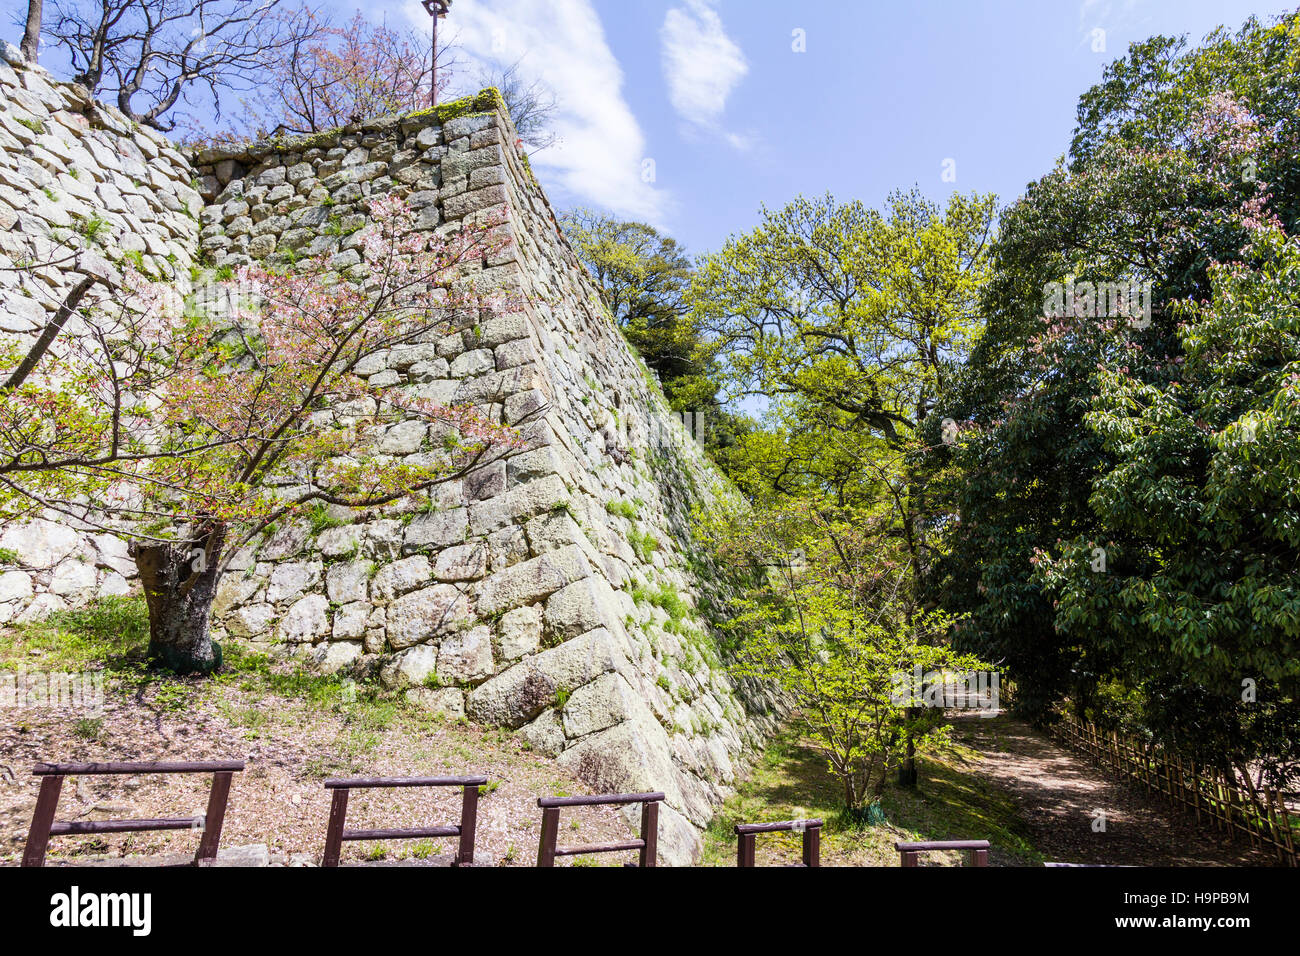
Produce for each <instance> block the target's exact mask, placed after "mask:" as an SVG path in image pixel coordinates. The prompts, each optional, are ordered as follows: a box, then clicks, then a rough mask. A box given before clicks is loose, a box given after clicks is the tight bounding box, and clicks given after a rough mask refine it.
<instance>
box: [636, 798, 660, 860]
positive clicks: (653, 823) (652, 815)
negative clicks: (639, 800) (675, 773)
mask: <svg viewBox="0 0 1300 956" xmlns="http://www.w3.org/2000/svg"><path fill="white" fill-rule="evenodd" d="M641 839H642V841H643V842H644V843H645V845H644V846H643V847H641V856H640V862H641V865H642V866H654V865H655V864H656V863H657V862H658V860H659V801H658V800H647V801H646V802H645V803H643V804H641Z"/></svg>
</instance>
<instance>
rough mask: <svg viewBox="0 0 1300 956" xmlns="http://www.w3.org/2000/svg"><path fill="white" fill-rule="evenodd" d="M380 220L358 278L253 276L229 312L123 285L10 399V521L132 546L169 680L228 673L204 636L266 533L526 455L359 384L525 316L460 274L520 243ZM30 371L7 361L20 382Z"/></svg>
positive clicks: (406, 220) (482, 420)
mask: <svg viewBox="0 0 1300 956" xmlns="http://www.w3.org/2000/svg"><path fill="white" fill-rule="evenodd" d="M370 214H371V218H372V225H370V226H368V227H367V229H366V231H365V233H363V237H362V242H361V244H360V247H359V251H360V252H361V254H362V261H361V262H360V263H359V264H358V265H356V266H354V267H352V268H351V269H350V270H349V271H348V272H347V273H346V274H340V273H339V272H338V271H336V270H335V269H333V268H331V265H330V262H329V258H328V257H326V256H322V257H319V258H313V259H308V260H303V261H301V262H299V263H297V264H295V265H294V266H293V267H292V268H291V269H288V270H283V271H281V270H277V269H274V268H270V267H267V266H264V265H248V266H245V267H243V268H241V269H240V270H238V272H237V273H236V274H235V275H233V276H231V277H230V278H229V279H228V280H227V281H225V282H222V283H219V284H217V286H216V288H215V292H216V295H215V296H211V297H210V298H212V299H215V300H216V301H219V302H221V303H223V305H224V308H220V309H212V308H196V307H195V302H194V300H193V299H191V300H190V301H189V302H186V301H184V300H183V299H182V298H181V297H180V296H179V295H178V294H177V293H176V291H175V287H174V286H172V285H170V284H165V283H158V282H154V281H152V280H149V279H147V278H145V277H143V276H141V275H140V274H138V273H130V272H128V274H127V276H126V286H127V293H128V294H127V295H126V296H125V297H124V301H123V304H122V307H121V308H120V310H119V312H118V313H117V314H116V315H113V316H108V315H106V314H103V315H100V316H98V317H96V318H93V319H90V320H88V321H87V328H86V329H85V330H83V331H82V334H79V335H76V336H71V337H69V339H68V342H69V346H68V347H66V348H63V349H60V350H54V349H51V350H50V351H49V352H47V353H46V354H45V355H44V356H43V357H42V359H41V362H40V365H39V367H38V369H37V371H36V372H34V373H32V374H28V375H27V376H26V378H25V379H24V380H23V381H22V383H21V384H20V385H18V386H17V387H14V388H7V387H6V388H3V389H0V390H2V391H3V392H4V396H3V397H4V401H3V402H2V403H0V508H4V510H5V512H6V513H7V514H9V515H12V514H15V513H17V512H19V511H20V510H21V509H22V508H24V507H26V508H29V509H31V508H39V509H41V510H43V511H45V512H46V513H49V512H54V513H56V514H60V515H63V516H65V517H66V518H68V519H72V520H74V521H75V522H78V523H80V524H81V525H82V526H86V527H92V528H94V527H98V528H104V529H106V530H111V531H114V532H115V533H118V534H120V535H122V536H124V537H127V538H128V539H130V547H131V552H132V554H133V556H134V558H135V561H136V565H137V568H138V569H139V572H140V577H141V582H142V584H143V586H144V593H145V598H146V601H147V603H148V607H149V617H150V648H149V649H150V656H151V657H152V658H153V659H155V660H156V661H158V662H160V663H161V664H163V665H165V666H167V667H169V668H171V669H172V670H175V671H177V672H181V673H184V672H201V673H203V672H209V671H211V670H213V669H214V668H216V667H218V666H219V665H220V649H219V648H218V647H216V646H215V645H214V644H213V642H212V640H211V638H210V636H209V633H208V629H209V622H210V615H211V607H212V601H213V598H214V597H215V595H216V589H217V585H218V584H219V582H220V578H221V575H222V574H223V572H224V571H225V569H226V567H227V566H228V564H229V562H230V560H231V558H232V557H233V555H234V554H235V553H236V552H237V551H238V550H239V549H240V548H241V547H243V546H245V545H247V544H249V543H250V542H252V541H253V540H254V539H255V538H256V537H257V536H258V535H260V534H262V533H263V532H264V531H266V530H267V529H268V528H269V527H270V526H271V525H273V524H275V523H276V522H278V521H281V520H285V519H292V518H294V517H298V516H302V515H303V514H304V513H305V512H306V511H307V510H308V509H310V508H313V507H330V506H332V507H336V508H346V509H361V508H373V507H379V506H385V505H391V504H394V503H397V502H399V501H401V500H402V499H408V498H411V497H413V496H419V495H421V494H427V493H428V492H429V491H430V489H432V488H434V487H435V486H437V485H439V484H441V483H444V482H446V481H449V480H452V479H454V478H457V477H460V476H462V475H464V474H466V473H468V472H469V471H471V470H473V469H475V468H477V467H481V466H482V465H484V464H486V463H487V462H489V461H492V460H495V458H497V457H499V456H500V455H501V454H503V453H505V452H506V451H508V450H510V449H511V448H515V447H518V446H519V445H520V443H521V441H520V439H519V438H518V436H517V434H516V433H515V432H514V431H513V430H511V429H508V428H506V427H504V426H502V425H497V424H494V423H492V422H491V421H489V420H488V419H487V417H486V416H485V415H484V414H482V413H481V412H480V411H479V410H477V409H476V408H474V407H469V406H446V405H439V404H436V403H434V402H432V401H429V400H427V399H422V398H419V397H416V396H413V395H411V394H409V393H407V392H404V391H403V390H402V389H400V388H397V387H377V386H372V385H370V384H368V383H367V381H365V380H364V379H363V378H362V377H361V376H359V375H358V374H357V368H358V366H359V364H360V363H362V362H363V361H364V360H366V359H367V358H370V357H372V356H375V355H376V354H378V353H381V352H384V351H385V350H388V349H391V348H393V347H395V346H400V345H403V344H409V343H414V342H417V341H422V340H425V339H426V338H427V337H428V336H431V335H434V336H436V335H441V334H445V332H446V331H447V330H449V329H451V328H456V327H462V326H464V325H466V324H473V323H478V322H482V321H483V320H484V318H485V316H487V315H490V314H494V313H496V312H500V311H502V310H506V309H509V308H513V303H512V302H511V301H510V300H508V299H505V298H503V297H501V296H499V295H487V294H481V293H480V292H479V291H478V290H477V288H476V286H475V284H474V282H473V279H472V277H471V276H469V275H465V274H462V273H466V272H468V271H470V270H472V265H473V264H474V263H476V262H477V260H479V259H481V258H482V257H483V256H486V255H490V254H492V253H494V252H496V251H498V250H499V248H500V247H501V246H502V245H503V244H504V243H505V242H506V241H508V240H507V239H505V238H503V236H502V234H501V230H499V229H498V228H497V226H496V224H494V223H491V222H483V223H478V224H473V225H470V224H466V225H465V226H463V227H462V228H461V229H459V230H458V231H452V232H448V233H445V234H436V235H435V234H429V233H426V232H422V231H417V230H416V229H415V228H414V227H413V213H412V212H411V211H410V209H409V208H408V207H407V206H406V205H405V203H404V201H402V200H400V199H396V198H381V199H377V200H374V201H373V202H372V203H371V204H370ZM21 354H22V350H20V349H17V348H11V349H10V352H9V353H8V354H5V355H0V360H3V361H5V362H6V363H7V364H8V366H9V367H15V366H16V365H17V361H18V360H19V359H20V356H21ZM2 372H3V368H2V367H0V373H2ZM398 419H404V420H412V419H415V420H419V421H423V422H426V423H427V424H428V425H429V426H430V428H429V431H428V433H427V435H428V437H427V439H426V442H425V446H426V447H425V448H423V449H422V452H421V453H420V454H417V455H412V456H406V457H405V458H395V457H391V456H385V455H380V454H376V453H375V452H374V450H373V443H374V442H375V440H376V439H378V438H379V436H380V435H381V434H382V433H383V432H384V430H385V429H386V427H387V425H388V424H389V423H391V422H393V421H396V420H398Z"/></svg>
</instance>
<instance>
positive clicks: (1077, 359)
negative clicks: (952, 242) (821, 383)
mask: <svg viewBox="0 0 1300 956" xmlns="http://www.w3.org/2000/svg"><path fill="white" fill-rule="evenodd" d="M1298 64H1300V19H1297V17H1296V16H1294V15H1292V16H1288V17H1285V18H1283V19H1281V20H1280V21H1278V22H1276V23H1274V24H1271V25H1263V24H1260V23H1259V22H1257V21H1255V20H1251V21H1248V22H1247V23H1246V25H1245V26H1244V27H1243V28H1242V29H1241V30H1240V31H1239V32H1238V33H1236V34H1235V35H1234V34H1229V33H1227V32H1225V31H1218V32H1216V33H1215V34H1213V35H1212V36H1211V37H1209V38H1208V40H1207V41H1206V43H1205V44H1204V45H1203V46H1201V47H1199V48H1196V49H1193V50H1190V51H1188V50H1187V48H1186V44H1185V42H1184V41H1181V40H1174V39H1170V38H1166V37H1156V38H1153V39H1151V40H1149V41H1147V42H1145V43H1142V44H1135V45H1134V46H1133V47H1132V48H1131V49H1130V51H1129V54H1128V56H1127V57H1126V58H1125V59H1123V60H1121V61H1119V62H1117V63H1115V64H1112V65H1111V66H1110V67H1109V68H1108V69H1107V70H1106V73H1105V75H1104V77H1103V80H1102V82H1101V83H1100V84H1098V85H1097V86H1096V87H1094V88H1093V89H1092V90H1090V91H1089V92H1088V93H1086V94H1085V95H1084V96H1083V97H1082V99H1081V101H1080V106H1079V113H1078V119H1079V126H1078V129H1077V130H1076V133H1075V136H1074V140H1073V143H1072V145H1071V151H1070V155H1069V157H1068V161H1067V162H1063V163H1062V164H1061V165H1060V166H1058V168H1057V169H1055V170H1054V171H1053V172H1051V173H1049V174H1048V175H1047V176H1045V177H1043V178H1042V179H1040V180H1039V181H1038V182H1036V183H1034V184H1032V185H1031V186H1030V188H1029V190H1028V192H1027V194H1026V195H1025V196H1024V197H1023V198H1022V199H1021V200H1020V201H1018V202H1017V203H1015V204H1014V205H1013V206H1012V207H1010V208H1009V209H1008V210H1007V212H1006V214H1005V215H1004V216H1003V218H1002V220H1001V223H1000V235H999V239H998V242H997V245H996V248H995V254H994V259H995V271H994V277H993V280H992V282H991V283H990V285H989V287H988V289H987V291H986V294H985V296H984V299H983V307H984V311H985V313H986V315H987V321H988V326H987V330H986V331H985V333H984V335H983V337H982V339H981V340H980V342H979V343H978V345H977V347H976V348H975V349H974V351H973V353H972V356H971V360H970V362H969V363H968V365H967V367H966V368H965V369H964V370H963V372H962V373H961V374H960V375H959V376H958V377H957V378H956V380H955V381H954V382H953V386H952V388H951V389H950V390H949V392H948V393H947V396H946V398H945V400H944V402H943V404H942V410H943V412H944V413H945V414H946V415H950V416H951V417H952V418H954V419H956V420H959V421H961V422H962V423H963V425H964V427H963V429H962V431H961V434H962V436H963V438H962V441H961V443H960V445H959V447H957V448H955V449H953V451H952V453H953V456H954V460H955V461H956V462H957V463H959V465H960V468H961V470H962V480H961V481H960V482H957V483H956V484H955V486H954V487H955V488H956V489H957V497H958V508H957V513H958V519H959V520H956V521H954V522H952V523H950V525H949V534H948V542H949V544H948V547H947V548H946V549H945V554H946V556H945V558H944V562H943V576H942V587H941V594H942V596H943V600H944V602H945V604H946V605H947V606H948V607H949V608H950V609H952V610H953V611H954V612H966V613H969V614H970V620H969V621H968V622H967V624H966V626H965V627H964V628H963V631H962V632H961V633H962V634H963V641H964V646H965V647H967V648H969V649H971V650H974V651H978V652H980V653H982V654H984V655H985V656H986V657H989V658H991V659H995V660H1002V661H1004V662H1005V663H1006V666H1007V667H1008V669H1009V670H1010V671H1011V672H1012V673H1013V675H1014V676H1015V677H1016V678H1017V689H1018V692H1019V694H1020V696H1019V702H1020V704H1021V706H1022V707H1023V708H1024V709H1025V710H1026V711H1027V712H1028V713H1029V714H1030V715H1031V716H1033V717H1035V718H1036V719H1047V718H1048V717H1049V715H1050V711H1051V708H1052V706H1053V705H1054V704H1055V703H1057V702H1058V701H1060V700H1062V699H1063V698H1065V697H1067V696H1068V697H1069V698H1070V699H1071V700H1072V701H1073V703H1074V705H1075V706H1076V707H1078V708H1079V709H1080V710H1082V711H1084V712H1086V713H1088V714H1089V715H1091V716H1095V717H1098V718H1101V719H1103V720H1105V719H1117V718H1118V715H1117V714H1115V713H1113V712H1111V711H1110V710H1109V709H1108V708H1107V707H1106V706H1105V700H1106V698H1107V696H1108V695H1112V694H1113V695H1119V696H1121V697H1123V698H1124V699H1125V700H1133V699H1134V695H1136V701H1137V706H1136V708H1131V709H1130V713H1129V714H1128V715H1127V718H1126V719H1128V720H1130V721H1132V722H1134V723H1136V724H1137V725H1139V726H1140V727H1141V728H1143V729H1145V730H1147V731H1149V732H1151V733H1153V734H1154V735H1155V736H1156V737H1158V738H1159V739H1162V740H1164V741H1165V742H1167V743H1171V744H1175V745H1177V746H1179V747H1181V748H1182V749H1183V750H1184V751H1190V752H1192V753H1193V754H1198V755H1200V756H1201V757H1202V759H1205V760H1207V762H1213V763H1216V764H1218V765H1219V766H1222V767H1224V769H1229V768H1228V767H1226V766H1224V765H1225V763H1231V764H1232V765H1233V767H1232V769H1237V770H1239V771H1241V772H1243V775H1244V773H1245V771H1244V769H1243V768H1245V767H1246V766H1247V764H1251V765H1253V766H1260V765H1261V764H1265V765H1268V766H1270V767H1272V768H1273V769H1274V770H1276V771H1277V772H1279V773H1282V774H1283V775H1285V773H1286V772H1287V771H1286V770H1285V767H1284V765H1285V760H1283V761H1282V762H1281V763H1277V762H1276V761H1277V758H1278V754H1280V753H1282V752H1284V751H1285V750H1286V748H1285V747H1282V748H1281V749H1279V747H1280V742H1281V741H1282V740H1283V739H1284V738H1285V735H1286V733H1292V734H1294V732H1295V729H1296V727H1297V726H1300V723H1298V722H1297V710H1296V699H1297V694H1296V683H1295V678H1296V676H1297V669H1296V664H1295V660H1296V640H1297V636H1298V635H1300V631H1298V630H1297V624H1298V623H1300V617H1298V616H1297V615H1298V614H1300V576H1298V572H1300V563H1298V560H1297V559H1298V558H1300V552H1298V551H1297V550H1296V546H1295V539H1294V536H1293V532H1292V530H1291V529H1292V528H1293V527H1294V526H1296V524H1297V523H1298V522H1300V514H1298V513H1297V509H1296V505H1297V501H1296V498H1295V488H1296V484H1295V474H1294V466H1293V465H1290V464H1285V463H1284V461H1285V460H1286V459H1287V456H1288V455H1289V454H1290V455H1293V454H1294V448H1295V442H1296V434H1297V433H1296V429H1295V418H1294V416H1295V411H1296V405H1295V402H1296V396H1295V393H1294V385H1293V380H1294V376H1295V374H1296V373H1297V372H1298V371H1300V366H1297V364H1296V361H1297V358H1300V353H1297V351H1296V346H1297V340H1296V332H1297V328H1298V326H1297V312H1296V298H1295V287H1294V272H1293V268H1294V263H1295V252H1296V240H1295V238H1294V232H1295V225H1296V216H1297V202H1298V201H1300V193H1298V191H1297V186H1300V183H1298V182H1297V167H1296V164H1295V161H1294V156H1295V149H1296V144H1297V142H1300V114H1297V112H1296V110H1295V103H1296V102H1297V99H1298V98H1300V74H1297V65H1298ZM1067 280H1073V281H1074V282H1075V288H1076V289H1081V288H1087V287H1086V286H1084V285H1082V284H1083V283H1097V284H1101V283H1117V284H1119V285H1120V286H1128V285H1129V284H1137V285H1139V286H1141V284H1143V283H1150V286H1149V288H1150V300H1151V302H1152V304H1153V312H1152V314H1151V315H1150V316H1149V319H1150V321H1149V323H1148V322H1147V321H1146V320H1145V318H1142V319H1140V320H1139V318H1138V317H1136V316H1126V315H1123V314H1115V313H1107V312H1105V310H1099V309H1098V308H1097V304H1096V300H1095V299H1093V300H1088V301H1085V300H1084V299H1083V298H1080V299H1078V300H1077V301H1076V302H1075V303H1068V302H1067V303H1066V304H1067V305H1071V304H1073V305H1075V306H1076V307H1075V308H1072V309H1067V310H1066V311H1065V313H1064V314H1052V313H1053V309H1052V308H1051V307H1050V306H1051V303H1050V301H1048V300H1049V299H1050V296H1046V295H1045V293H1046V292H1047V290H1048V288H1049V284H1050V283H1054V282H1056V283H1063V282H1066V281H1067ZM1097 288H1098V289H1099V288H1100V286H1098V287H1097ZM1291 460H1292V461H1293V460H1294V459H1293V458H1292V459H1291ZM1243 682H1245V683H1246V689H1245V691H1243ZM1287 726H1289V727H1290V728H1291V729H1290V730H1286V729H1284V728H1286V727H1287ZM1292 772H1293V771H1292Z"/></svg>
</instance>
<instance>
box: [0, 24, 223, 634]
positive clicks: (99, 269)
mask: <svg viewBox="0 0 1300 956" xmlns="http://www.w3.org/2000/svg"><path fill="white" fill-rule="evenodd" d="M193 180H194V170H193V167H192V166H191V165H190V163H189V161H188V160H187V159H186V158H185V157H184V156H183V155H182V154H181V153H180V152H179V151H178V150H177V149H176V147H175V146H173V145H172V144H171V142H170V141H169V140H168V139H167V138H166V137H165V136H163V135H162V134H161V133H158V132H156V131H154V130H148V129H143V128H140V127H137V126H136V125H135V124H133V123H132V122H131V121H130V120H128V119H127V118H126V117H125V116H123V115H122V114H121V113H120V112H119V111H118V110H116V109H114V108H113V107H111V106H106V105H104V104H102V103H97V102H95V101H94V100H92V99H91V98H90V95H89V93H87V91H86V89H85V88H84V87H81V86H77V85H75V84H69V83H60V82H58V81H56V80H55V79H54V78H53V77H52V76H51V75H50V74H49V73H48V72H46V71H45V70H43V69H41V68H40V67H38V66H32V65H29V64H26V63H25V62H24V61H23V60H22V58H21V56H20V55H19V54H18V52H17V50H16V49H15V48H14V47H12V46H10V45H8V44H3V46H2V47H0V336H3V337H5V338H11V337H21V338H27V337H32V336H35V335H36V334H38V333H39V330H40V329H42V328H43V327H44V326H45V324H46V322H47V320H48V319H49V318H50V317H51V316H52V315H53V314H54V312H55V310H56V309H57V308H58V306H59V304H60V303H61V302H62V301H63V299H64V297H65V296H66V295H67V293H68V291H69V289H70V288H71V287H72V286H73V285H75V284H76V283H77V282H78V281H79V280H80V279H81V278H82V273H83V272H90V273H93V274H96V275H100V276H105V275H110V274H111V273H112V269H111V267H110V266H109V262H110V261H112V260H116V259H119V258H121V257H122V256H124V255H125V256H129V257H131V258H134V259H135V260H136V262H137V263H138V264H139V265H140V266H141V267H142V268H144V269H146V270H147V271H148V272H150V273H151V274H154V275H160V276H168V277H171V278H172V280H173V281H175V282H176V284H177V285H178V286H181V287H182V288H183V287H185V286H187V284H188V283H189V281H190V267H191V264H192V260H193V257H194V256H195V254H196V252H197V249H198V233H199V221H198V214H199V212H200V210H201V209H202V207H203V200H202V198H201V197H200V196H199V194H198V193H197V192H196V191H195V190H194V189H193V188H192V187H191V182H192V181H193ZM89 229H94V230H95V232H94V235H95V242H93V243H80V244H81V245H83V246H88V247H89V249H88V250H87V251H83V252H82V254H81V255H80V256H79V257H78V259H77V260H76V262H75V263H74V262H59V263H58V264H56V265H50V263H51V262H55V261H56V260H60V259H62V258H63V257H65V256H66V255H67V252H68V249H69V245H68V243H69V239H70V238H71V237H73V236H74V235H75V234H77V233H84V232H86V231H88V230H89ZM24 264H25V265H24ZM6 267H8V268H6ZM102 288H103V287H100V291H102ZM64 331H65V334H67V335H75V334H76V333H77V331H78V320H77V319H76V318H75V317H74V318H73V320H72V321H70V322H69V323H68V325H67V326H66V327H65V330H64ZM0 548H2V549H4V551H5V552H6V553H8V554H12V555H16V556H17V561H16V562H14V561H8V562H5V563H4V565H3V566H0V623H4V622H7V621H12V620H30V619H35V618H40V617H44V616H45V615H46V614H49V613H50V612H51V611H56V610H61V609H63V608H65V607H68V606H74V607H75V606H79V605H82V604H84V603H86V602H87V601H88V600H90V599H92V598H94V597H97V596H103V595H112V594H125V593H126V592H127V590H128V583H127V581H128V578H130V577H132V576H133V575H134V573H135V566H134V564H133V563H132V561H131V560H130V559H129V558H128V557H127V554H126V544H125V543H124V542H123V541H121V540H120V539H119V538H116V537H113V536H112V535H107V534H99V533H96V532H94V531H91V530H89V529H85V530H79V529H78V528H76V527H74V526H72V525H71V524H70V523H69V522H68V521H66V520H59V521H55V520H49V519H37V520H34V521H30V522H25V523H22V524H16V523H15V524H10V525H8V526H5V527H3V528H0Z"/></svg>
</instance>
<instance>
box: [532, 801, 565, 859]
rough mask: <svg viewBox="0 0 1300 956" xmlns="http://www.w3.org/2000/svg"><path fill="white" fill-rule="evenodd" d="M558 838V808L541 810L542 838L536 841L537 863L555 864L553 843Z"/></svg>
mask: <svg viewBox="0 0 1300 956" xmlns="http://www.w3.org/2000/svg"><path fill="white" fill-rule="evenodd" d="M559 838H560V808H559V807H546V808H544V809H543V810H542V838H541V840H539V841H538V843H537V865H538V866H555V844H556V841H557V840H559Z"/></svg>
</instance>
